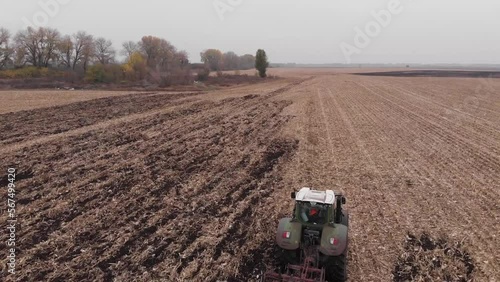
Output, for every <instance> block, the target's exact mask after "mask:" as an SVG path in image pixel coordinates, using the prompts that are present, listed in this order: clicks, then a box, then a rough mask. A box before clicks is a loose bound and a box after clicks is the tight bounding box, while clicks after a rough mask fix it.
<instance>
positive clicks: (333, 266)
mask: <svg viewBox="0 0 500 282" xmlns="http://www.w3.org/2000/svg"><path fill="white" fill-rule="evenodd" d="M340 224H342V225H345V226H347V227H349V213H348V212H347V211H345V210H343V211H342V221H341V222H340ZM348 249H349V237H347V242H346V246H345V250H344V252H343V253H342V254H341V255H340V256H336V257H329V258H328V260H327V262H326V264H325V265H324V267H325V271H326V280H327V281H328V282H344V281H346V280H347V251H348Z"/></svg>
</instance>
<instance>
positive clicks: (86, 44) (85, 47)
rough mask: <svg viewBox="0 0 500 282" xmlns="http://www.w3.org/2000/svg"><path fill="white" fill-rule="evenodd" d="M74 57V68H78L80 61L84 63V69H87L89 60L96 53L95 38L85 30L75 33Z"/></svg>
mask: <svg viewBox="0 0 500 282" xmlns="http://www.w3.org/2000/svg"><path fill="white" fill-rule="evenodd" d="M73 40H74V41H73V42H74V43H73V45H74V49H75V51H74V57H73V70H74V69H76V66H77V64H78V63H81V64H82V65H83V69H84V70H87V65H88V62H89V61H90V59H91V57H92V55H93V53H94V38H93V37H92V35H90V34H88V33H86V32H85V31H79V32H77V33H76V34H74V35H73Z"/></svg>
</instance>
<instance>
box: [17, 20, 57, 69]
mask: <svg viewBox="0 0 500 282" xmlns="http://www.w3.org/2000/svg"><path fill="white" fill-rule="evenodd" d="M14 41H15V42H16V45H17V50H19V51H20V53H19V55H20V56H21V55H22V56H24V61H25V62H27V63H30V64H32V65H33V66H36V67H48V65H49V63H50V61H51V60H53V59H55V57H56V56H57V53H56V49H57V46H58V44H59V41H60V34H59V31H57V30H56V29H52V28H44V27H40V28H38V29H34V28H32V27H28V28H27V29H26V30H24V31H20V32H19V33H18V34H17V35H16V37H15V39H14Z"/></svg>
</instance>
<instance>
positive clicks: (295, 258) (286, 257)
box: [279, 249, 300, 272]
mask: <svg viewBox="0 0 500 282" xmlns="http://www.w3.org/2000/svg"><path fill="white" fill-rule="evenodd" d="M279 259H280V268H281V271H282V272H284V271H285V270H286V268H287V266H288V265H289V264H293V265H294V264H298V263H299V260H300V256H299V255H298V252H297V250H293V251H289V250H285V249H281V250H280V253H279Z"/></svg>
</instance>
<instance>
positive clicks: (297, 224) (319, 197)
mask: <svg viewBox="0 0 500 282" xmlns="http://www.w3.org/2000/svg"><path fill="white" fill-rule="evenodd" d="M291 197H292V199H295V207H294V209H293V214H292V216H291V217H286V218H282V219H281V220H280V221H279V224H278V231H277V233H276V243H277V245H278V246H279V250H280V259H281V262H280V265H281V267H280V271H279V272H273V271H268V272H266V273H265V274H264V277H263V279H262V280H263V281H264V282H271V281H273V282H275V281H276V282H277V281H297V282H325V281H328V282H336V281H345V280H346V279H347V268H346V267H347V265H346V263H347V244H348V236H347V233H348V226H349V215H348V213H347V211H345V210H343V209H342V206H343V205H344V204H345V203H346V199H345V197H344V196H343V195H342V194H341V193H336V192H334V191H332V190H326V191H317V190H312V189H310V188H307V187H304V188H302V189H300V191H299V192H297V193H296V192H292V193H291Z"/></svg>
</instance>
